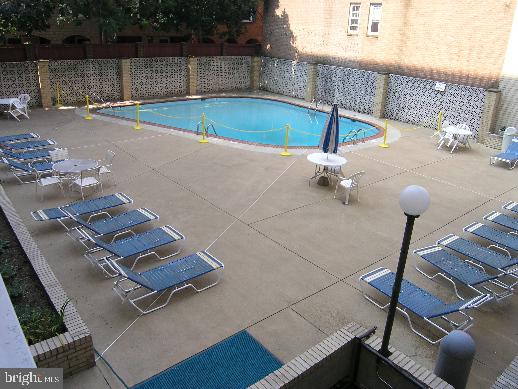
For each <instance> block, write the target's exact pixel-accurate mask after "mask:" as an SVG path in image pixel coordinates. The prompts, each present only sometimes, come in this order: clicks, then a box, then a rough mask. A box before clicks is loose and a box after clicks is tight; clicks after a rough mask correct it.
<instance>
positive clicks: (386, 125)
mask: <svg viewBox="0 0 518 389" xmlns="http://www.w3.org/2000/svg"><path fill="white" fill-rule="evenodd" d="M387 131H388V120H387V119H385V131H384V134H383V143H382V144H380V145H379V147H383V148H384V149H386V148H387V147H389V145H388V143H387Z"/></svg>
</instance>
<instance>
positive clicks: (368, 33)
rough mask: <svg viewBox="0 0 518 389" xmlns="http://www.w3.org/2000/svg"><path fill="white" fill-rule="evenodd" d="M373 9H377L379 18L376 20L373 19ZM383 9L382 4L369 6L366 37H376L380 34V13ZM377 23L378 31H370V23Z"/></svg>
mask: <svg viewBox="0 0 518 389" xmlns="http://www.w3.org/2000/svg"><path fill="white" fill-rule="evenodd" d="M375 7H378V8H379V18H378V19H377V20H374V19H373V9H374V8H375ZM382 9H383V4H382V3H370V4H369V22H368V24H367V35H368V36H378V35H379V33H380V26H381V11H382ZM373 22H377V23H378V31H372V23H373Z"/></svg>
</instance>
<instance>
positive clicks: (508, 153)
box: [489, 138, 518, 169]
mask: <svg viewBox="0 0 518 389" xmlns="http://www.w3.org/2000/svg"><path fill="white" fill-rule="evenodd" d="M496 161H501V162H505V163H507V164H508V165H509V169H514V167H515V166H516V164H517V163H518V138H514V139H512V140H511V143H510V144H509V146H508V147H507V150H505V152H504V153H500V154H497V155H494V156H492V157H489V163H490V164H491V165H493V164H494V163H495V162H496Z"/></svg>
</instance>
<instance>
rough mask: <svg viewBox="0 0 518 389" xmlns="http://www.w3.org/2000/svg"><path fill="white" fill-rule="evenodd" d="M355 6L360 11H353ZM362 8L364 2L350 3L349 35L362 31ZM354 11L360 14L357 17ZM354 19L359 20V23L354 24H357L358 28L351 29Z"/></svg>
mask: <svg viewBox="0 0 518 389" xmlns="http://www.w3.org/2000/svg"><path fill="white" fill-rule="evenodd" d="M353 7H358V11H353ZM361 10H362V3H357V2H354V3H349V18H348V21H347V34H349V35H358V33H359V32H360V17H361ZM353 12H357V13H358V16H357V17H353ZM353 19H355V20H358V22H357V24H355V25H354V26H356V30H351V27H352V26H353V24H352V23H351V21H352V20H353Z"/></svg>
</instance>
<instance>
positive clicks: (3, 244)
mask: <svg viewBox="0 0 518 389" xmlns="http://www.w3.org/2000/svg"><path fill="white" fill-rule="evenodd" d="M7 247H9V241H8V240H3V239H0V254H1V253H3V252H4V250H5V249H6V248H7Z"/></svg>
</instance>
